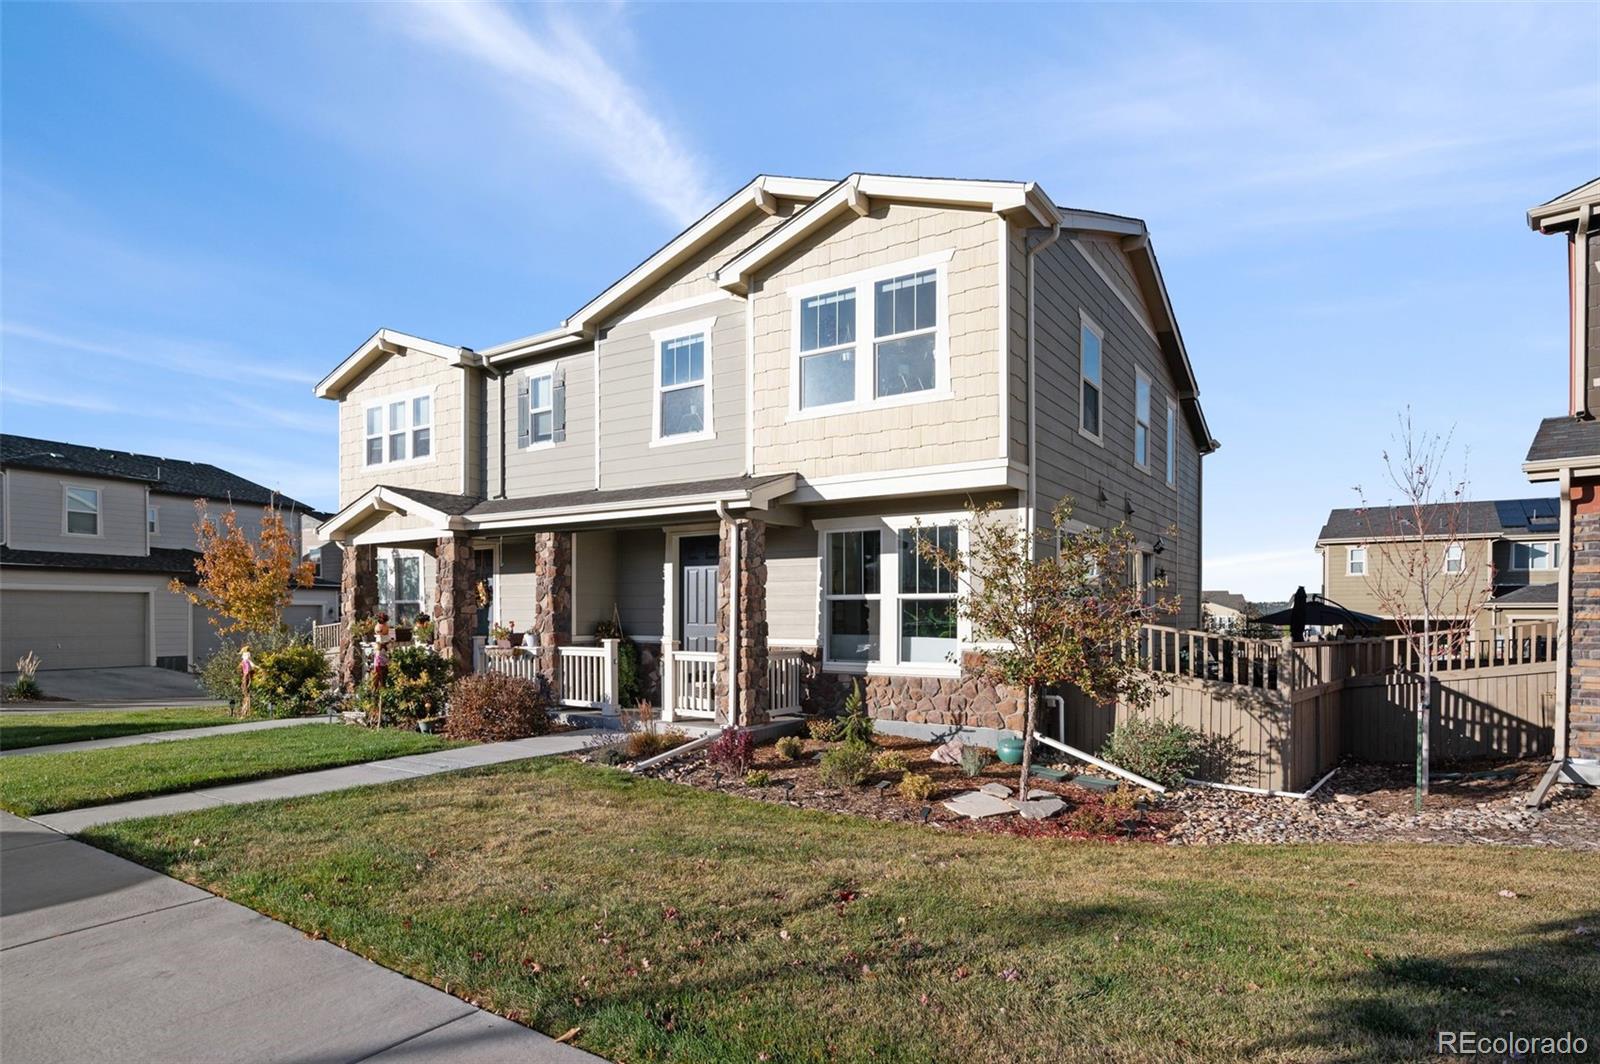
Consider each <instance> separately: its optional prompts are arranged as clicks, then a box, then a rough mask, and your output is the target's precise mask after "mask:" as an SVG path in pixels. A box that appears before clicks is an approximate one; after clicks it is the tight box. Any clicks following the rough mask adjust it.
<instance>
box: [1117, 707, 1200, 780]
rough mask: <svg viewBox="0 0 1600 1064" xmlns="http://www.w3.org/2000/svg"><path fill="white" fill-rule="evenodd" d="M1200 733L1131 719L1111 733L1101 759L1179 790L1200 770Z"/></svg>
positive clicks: (1163, 722) (1162, 722)
mask: <svg viewBox="0 0 1600 1064" xmlns="http://www.w3.org/2000/svg"><path fill="white" fill-rule="evenodd" d="M1203 746H1204V743H1203V741H1202V739H1201V737H1200V733H1199V732H1197V731H1195V730H1194V729H1193V728H1190V727H1188V726H1186V725H1183V724H1179V723H1177V722H1176V721H1169V720H1150V719H1148V718H1145V717H1131V718H1129V719H1128V720H1125V721H1123V722H1122V723H1121V724H1119V725H1117V726H1116V727H1115V728H1114V729H1112V731H1111V737H1110V738H1108V739H1107V740H1106V744H1105V746H1103V747H1101V749H1100V756H1101V757H1103V758H1105V759H1106V760H1107V761H1109V762H1111V763H1112V764H1113V765H1116V766H1117V767H1118V768H1125V769H1127V770H1128V771H1129V772H1136V773H1138V774H1139V775H1141V776H1143V777H1145V778H1146V779H1148V780H1154V781H1155V782H1156V783H1159V784H1162V785H1163V786H1166V787H1181V786H1183V781H1184V780H1185V779H1187V778H1189V777H1190V776H1193V775H1194V774H1195V772H1196V771H1197V770H1198V769H1199V767H1200V756H1201V753H1202V750H1203Z"/></svg>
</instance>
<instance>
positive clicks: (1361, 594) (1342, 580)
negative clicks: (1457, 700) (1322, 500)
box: [1317, 499, 1560, 638]
mask: <svg viewBox="0 0 1600 1064" xmlns="http://www.w3.org/2000/svg"><path fill="white" fill-rule="evenodd" d="M1556 511H1557V507H1556V500H1555V499H1499V500H1494V501H1488V502H1463V503H1461V504H1460V505H1459V506H1452V505H1438V506H1426V507H1424V508H1423V523H1424V524H1426V525H1427V526H1428V527H1427V530H1426V533H1427V535H1426V543H1427V549H1428V568H1429V570H1430V571H1431V572H1433V573H1434V574H1435V577H1434V579H1435V580H1436V581H1439V582H1446V581H1448V582H1449V583H1450V584H1451V585H1452V586H1455V587H1457V588H1459V589H1460V591H1459V593H1458V594H1452V595H1449V596H1448V601H1447V602H1446V603H1445V604H1444V605H1445V610H1444V615H1443V616H1442V617H1439V618H1436V620H1440V621H1445V622H1449V621H1459V620H1461V619H1462V615H1463V614H1465V613H1466V612H1468V610H1469V609H1470V608H1472V607H1478V606H1481V609H1480V610H1479V612H1478V614H1477V618H1476V622H1475V625H1474V630H1475V632H1476V633H1477V636H1478V637H1479V638H1489V636H1490V633H1491V632H1492V631H1495V630H1500V631H1505V630H1507V626H1508V625H1509V626H1511V627H1512V628H1516V627H1520V626H1523V625H1527V624H1535V625H1537V624H1546V623H1549V622H1551V621H1553V620H1554V619H1555V604H1554V600H1547V599H1546V597H1545V593H1544V592H1543V591H1541V590H1540V589H1541V588H1543V587H1553V586H1554V585H1555V581H1556V578H1557V575H1558V571H1559V568H1560V561H1559V556H1558V551H1557V547H1558V546H1559V544H1558V542H1557V540H1558V539H1559V532H1560V524H1559V517H1558V515H1557V512H1556ZM1411 524H1412V516H1411V511H1410V510H1409V509H1406V508H1400V507H1396V508H1393V509H1391V508H1390V507H1387V506H1374V507H1370V508H1357V509H1347V510H1334V511H1333V512H1332V513H1330V514H1328V521H1327V523H1326V524H1324V525H1323V526H1322V531H1321V533H1319V534H1318V536H1317V553H1318V554H1320V555H1321V556H1322V593H1323V594H1324V595H1325V596H1327V597H1328V598H1330V599H1332V600H1333V601H1334V602H1337V603H1338V604H1339V605H1341V606H1344V607H1345V608H1346V609H1351V610H1354V611H1356V612H1357V613H1370V614H1372V615H1374V616H1377V617H1383V618H1385V619H1386V620H1389V621H1393V619H1394V616H1395V613H1394V610H1393V605H1394V603H1393V602H1386V601H1384V600H1383V598H1382V597H1380V595H1379V590H1380V589H1385V588H1393V587H1394V586H1395V585H1398V584H1399V583H1401V581H1399V580H1396V579H1395V578H1394V575H1393V573H1386V571H1385V570H1386V567H1390V568H1392V567H1394V566H1404V565H1405V564H1407V563H1408V559H1410V558H1411V557H1412V556H1413V555H1412V552H1413V551H1414V550H1415V547H1414V545H1413V544H1414V536H1415V531H1414V530H1413V529H1412V528H1411ZM1407 541H1409V542H1407ZM1463 574H1465V578H1464V579H1463ZM1435 593H1436V594H1438V592H1437V591H1436V592H1435ZM1421 604H1422V603H1421V596H1420V595H1412V596H1409V597H1408V598H1407V599H1406V606H1407V609H1408V610H1409V611H1411V615H1412V616H1414V617H1415V616H1420V607H1421Z"/></svg>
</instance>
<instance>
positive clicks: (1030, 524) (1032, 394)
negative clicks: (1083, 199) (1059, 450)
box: [1000, 218, 1083, 561]
mask: <svg viewBox="0 0 1600 1064" xmlns="http://www.w3.org/2000/svg"><path fill="white" fill-rule="evenodd" d="M1059 239H1061V220H1060V218H1057V219H1056V221H1055V222H1054V224H1052V225H1051V227H1050V233H1049V235H1048V236H1043V237H1040V238H1039V239H1038V240H1034V239H1033V238H1032V237H1029V238H1028V240H1027V242H1026V244H1025V245H1024V248H1023V257H1024V258H1025V259H1026V260H1027V263H1028V341H1027V348H1028V512H1027V515H1026V517H1025V525H1024V527H1026V529H1027V531H1028V559H1029V560H1030V561H1031V560H1033V557H1034V554H1035V552H1036V550H1037V549H1038V544H1037V543H1036V541H1035V537H1034V529H1035V527H1036V526H1037V525H1038V523H1039V520H1038V513H1039V453H1038V447H1039V388H1038V383H1037V376H1036V371H1035V366H1036V361H1037V359H1036V356H1035V349H1036V347H1037V330H1036V329H1035V328H1034V324H1033V305H1034V302H1035V300H1034V298H1033V275H1034V266H1033V262H1034V259H1035V257H1036V256H1038V254H1039V252H1041V251H1043V250H1045V249H1046V248H1048V247H1049V246H1050V245H1051V244H1054V243H1055V242H1056V241H1057V240H1059ZM1000 328H1001V329H1002V330H1003V329H1005V328H1006V323H1005V322H1001V323H1000ZM1078 357H1079V358H1080V360H1081V359H1082V357H1083V353H1082V352H1081V351H1080V352H1079V355H1078ZM1080 368H1081V367H1080Z"/></svg>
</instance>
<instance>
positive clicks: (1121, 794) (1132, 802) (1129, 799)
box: [1100, 783, 1139, 816]
mask: <svg viewBox="0 0 1600 1064" xmlns="http://www.w3.org/2000/svg"><path fill="white" fill-rule="evenodd" d="M1100 803H1101V804H1102V805H1104V806H1105V807H1106V808H1107V809H1110V810H1111V811H1112V812H1115V813H1121V814H1123V815H1124V816H1126V815H1127V814H1129V813H1131V812H1133V811H1134V809H1136V808H1137V807H1138V805H1139V788H1137V787H1134V786H1133V785H1131V784H1127V783H1124V784H1121V785H1120V786H1118V787H1117V789H1116V790H1114V791H1111V792H1110V793H1109V794H1106V795H1105V796H1104V797H1102V798H1101V799H1100Z"/></svg>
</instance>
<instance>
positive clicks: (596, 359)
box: [590, 340, 653, 491]
mask: <svg viewBox="0 0 1600 1064" xmlns="http://www.w3.org/2000/svg"><path fill="white" fill-rule="evenodd" d="M590 367H591V370H592V372H593V373H594V424H593V425H592V426H591V428H592V429H593V431H594V490H595V491H599V490H600V341H599V340H595V342H594V351H593V352H591V354H590ZM652 372H653V370H652Z"/></svg>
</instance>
